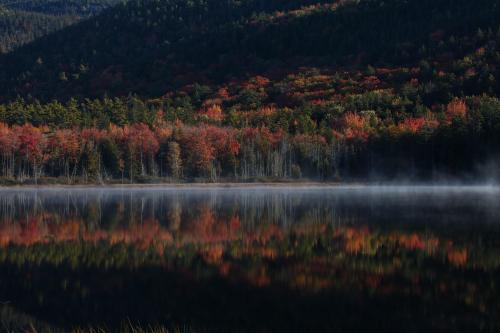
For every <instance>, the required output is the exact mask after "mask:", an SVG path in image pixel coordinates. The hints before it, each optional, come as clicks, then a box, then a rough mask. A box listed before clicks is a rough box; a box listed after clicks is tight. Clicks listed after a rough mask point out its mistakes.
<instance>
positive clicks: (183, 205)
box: [0, 185, 500, 228]
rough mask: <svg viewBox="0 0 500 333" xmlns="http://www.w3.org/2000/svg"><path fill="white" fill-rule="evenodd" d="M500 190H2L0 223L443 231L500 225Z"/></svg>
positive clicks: (361, 187)
mask: <svg viewBox="0 0 500 333" xmlns="http://www.w3.org/2000/svg"><path fill="white" fill-rule="evenodd" d="M498 202H500V187H498V186H494V185H488V186H483V185H470V186H462V185H460V186H458V185H448V186H432V185H419V186H400V185H380V186H364V185H345V186H262V185H258V186H245V187H204V186H200V187H196V186H193V187H149V188H148V187H138V188H134V187H132V188H126V187H125V188H115V187H108V188H106V187H104V188H100V187H95V188H87V187H81V188H78V187H77V188H36V189H35V188H34V189H29V188H21V189H1V190H0V221H3V222H16V221H21V222H23V221H26V220H29V219H30V218H37V217H38V218H41V219H42V220H44V221H48V222H55V221H57V223H64V222H65V219H69V220H72V221H74V220H75V219H78V220H80V221H81V222H83V223H86V224H92V225H99V226H100V227H104V228H106V227H107V226H109V224H110V223H111V221H112V223H113V225H114V226H118V225H122V226H126V225H128V224H130V223H137V222H141V221H144V220H155V221H158V222H159V223H160V224H161V225H163V226H168V225H170V224H172V223H174V222H173V221H172V219H176V220H177V221H176V222H175V223H179V222H181V223H182V222H185V223H191V222H196V220H197V219H200V215H203V214H206V212H207V211H210V213H211V214H213V215H214V216H216V217H217V218H220V219H227V220H229V219H230V218H231V217H234V216H236V217H238V219H239V220H241V222H242V225H243V226H244V227H248V228H251V227H252V226H255V225H259V224H265V223H273V224H275V225H278V226H281V227H286V226H287V225H290V224H297V223H305V224H308V223H331V224H336V225H348V224H367V225H374V226H376V225H377V224H394V223H398V224H405V223H407V224H425V225H429V226H430V227H431V228H432V227H434V226H436V225H441V224H452V225H453V224H457V225H458V224H469V227H471V228H472V227H475V226H477V225H478V224H495V223H497V222H498V223H500V205H499V204H498Z"/></svg>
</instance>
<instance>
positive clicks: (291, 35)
mask: <svg viewBox="0 0 500 333" xmlns="http://www.w3.org/2000/svg"><path fill="white" fill-rule="evenodd" d="M498 17H500V6H499V5H498V1H495V0H477V1H469V0H453V1H452V0H418V1H417V0H387V1H379V0H361V1H349V0H345V1H321V0H294V1H288V0H279V1H264V0H246V1H235V0H224V1H221V0H204V1H201V0H192V1H186V0H162V1H159V0H134V1H129V2H128V3H125V4H120V5H117V6H116V7H114V8H112V9H110V10H108V11H105V12H104V13H102V14H101V15H99V16H96V17H94V18H92V19H90V20H86V21H84V22H81V23H80V24H77V25H74V26H71V27H68V28H66V29H64V30H61V31H59V32H57V33H55V34H52V35H50V36H47V37H46V38H41V39H39V40H37V41H35V42H34V43H31V44H30V45H27V46H25V47H23V48H20V49H19V50H17V51H16V52H13V53H11V54H9V55H6V56H3V57H2V58H1V59H0V75H1V77H0V87H1V89H2V92H3V96H2V97H3V99H8V98H12V97H16V96H17V95H21V96H28V95H29V96H36V97H39V98H41V99H51V98H61V99H67V98H68V97H70V96H81V97H88V96H103V95H104V94H106V93H107V94H109V95H127V94H129V93H138V94H140V95H143V96H160V95H162V94H164V93H165V92H167V91H168V90H170V89H172V88H176V87H180V86H182V85H185V84H189V83H193V82H198V83H216V82H224V81H227V80H229V79H233V78H242V77H245V76H248V75H251V74H264V73H269V72H272V74H279V73H280V72H282V71H290V70H293V69H295V68H298V67H299V66H311V65H312V66H320V67H321V66H327V67H330V68H332V67H333V66H340V65H348V66H349V67H356V66H358V67H360V68H365V67H366V66H367V65H372V66H377V65H383V66H399V65H406V66H410V65H418V64H419V63H420V62H421V61H423V60H425V61H428V62H430V63H432V62H434V61H437V60H440V59H441V60H442V59H443V58H446V59H450V60H453V59H461V58H463V57H464V56H465V55H467V54H468V53H469V52H472V51H473V50H475V48H476V46H477V40H475V39H474V37H475V36H476V35H477V33H478V31H482V32H484V33H490V34H491V35H495V36H496V34H497V30H498V28H499V20H498ZM492 42H493V40H492Z"/></svg>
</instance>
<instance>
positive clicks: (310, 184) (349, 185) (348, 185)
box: [0, 181, 500, 191]
mask: <svg viewBox="0 0 500 333" xmlns="http://www.w3.org/2000/svg"><path fill="white" fill-rule="evenodd" d="M238 188H240V189H258V188H276V189H279V188H296V189H304V188H338V189H341V188H345V189H360V188H380V189H384V188H385V189H391V188H392V189H398V188H400V189H403V188H406V189H409V188H415V189H418V188H420V189H425V188H449V189H460V188H462V189H474V188H478V189H479V188H480V189H485V188H490V189H494V190H500V184H497V183H460V182H455V183H453V182H452V183H442V182H436V183H428V182H413V183H411V182H401V183H398V182H319V181H318V182H314V181H304V182H247V183H238V182H218V183H195V182H193V183H150V184H147V183H133V184H113V183H111V184H72V185H70V184H39V185H36V184H17V185H0V191H7V190H50V189H54V190H57V189H75V190H77V189H166V190H169V189H170V190H174V189H179V190H182V189H238Z"/></svg>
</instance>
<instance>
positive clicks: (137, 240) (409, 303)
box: [0, 186, 500, 332]
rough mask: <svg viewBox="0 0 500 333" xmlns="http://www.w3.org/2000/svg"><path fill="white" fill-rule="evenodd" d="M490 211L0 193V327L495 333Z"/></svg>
mask: <svg viewBox="0 0 500 333" xmlns="http://www.w3.org/2000/svg"><path fill="white" fill-rule="evenodd" d="M499 203H500V188H498V187H487V186H477V187H475V186H468V187H460V186H441V187H435V186H414V187H403V186H387V187H370V186H336V187H333V186H332V187H330V186H309V187H306V186H291V187H288V186H247V187H178V188H176V187H149V188H148V187H144V188H142V187H137V188H101V187H99V188H77V187H74V188H37V189H35V188H31V189H30V188H19V189H1V190H0V274H1V275H0V276H1V279H0V301H1V302H2V303H1V304H3V305H2V306H1V311H0V319H1V323H2V326H3V327H4V328H7V329H10V330H11V331H16V330H22V329H25V328H26V327H37V329H38V330H40V331H43V330H49V329H50V330H52V331H58V330H61V331H70V330H72V329H74V328H76V327H79V328H89V327H92V328H100V329H101V328H102V329H105V330H109V331H122V330H124V323H125V325H130V326H134V327H136V326H137V327H156V326H157V325H158V326H159V327H160V326H161V327H166V328H168V329H171V330H173V331H175V330H181V331H194V332H197V331H200V332H212V331H213V332H219V331H232V332H234V331H242V332H243V331H244V332H254V331H257V332H268V331H269V332H275V331H311V330H328V331H352V330H367V329H370V330H373V331H379V330H380V331H395V332H396V331H407V332H412V331H415V332H418V331H424V330H425V331H436V332H441V331H443V332H446V331H450V332H451V331H454V332H457V331H463V332H470V331H486V332H489V331H491V332H494V331H497V330H498V329H500V319H499V318H498V313H500V292H499V288H500V286H499V285H498V284H499V281H500V204H499ZM30 325H31V326H30Z"/></svg>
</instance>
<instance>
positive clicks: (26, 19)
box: [0, 0, 120, 54]
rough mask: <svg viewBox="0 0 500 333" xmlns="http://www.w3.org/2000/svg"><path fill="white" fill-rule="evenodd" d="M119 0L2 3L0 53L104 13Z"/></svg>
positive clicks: (13, 0) (0, 0)
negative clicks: (104, 10)
mask: <svg viewBox="0 0 500 333" xmlns="http://www.w3.org/2000/svg"><path fill="white" fill-rule="evenodd" d="M119 1H120V0H0V54H1V53H7V52H9V51H11V50H13V49H15V48H16V47H19V46H20V45H23V44H26V43H29V42H32V41H33V40H35V39H37V38H40V37H42V36H45V35H47V34H49V33H51V32H54V31H57V30H60V29H62V28H64V27H66V26H69V25H71V24H74V23H76V22H79V21H80V20H81V19H82V18H88V17H90V16H92V15H95V14H97V13H99V12H101V11H102V10H103V9H104V8H106V7H108V6H111V5H114V4H116V3H118V2H119Z"/></svg>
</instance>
